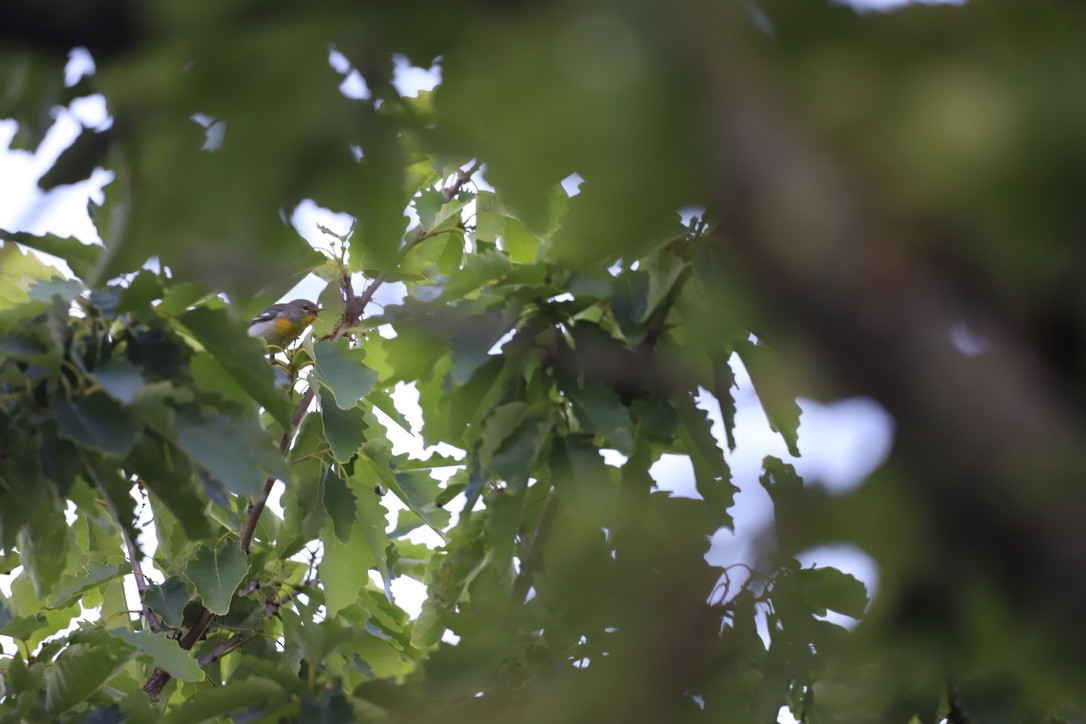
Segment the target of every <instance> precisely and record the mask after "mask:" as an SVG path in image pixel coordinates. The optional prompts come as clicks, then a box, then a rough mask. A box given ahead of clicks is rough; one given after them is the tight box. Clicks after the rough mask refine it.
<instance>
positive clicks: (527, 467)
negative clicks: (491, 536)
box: [479, 401, 553, 489]
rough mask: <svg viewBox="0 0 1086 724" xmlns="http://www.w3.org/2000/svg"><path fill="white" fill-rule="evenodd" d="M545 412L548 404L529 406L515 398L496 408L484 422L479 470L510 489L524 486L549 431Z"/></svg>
mask: <svg viewBox="0 0 1086 724" xmlns="http://www.w3.org/2000/svg"><path fill="white" fill-rule="evenodd" d="M549 413H550V405H549V404H548V403H540V404H538V405H534V406H531V407H529V406H528V405H527V403H524V402H519V401H517V402H509V403H506V404H504V405H500V406H498V407H496V408H495V409H494V411H493V413H491V415H490V416H489V417H488V418H487V419H486V422H485V423H484V428H483V436H482V441H481V444H480V447H479V462H480V464H481V466H482V468H483V470H484V471H488V472H489V473H491V474H494V475H497V476H499V477H501V478H503V479H505V480H506V481H507V482H508V483H509V484H510V486H511V487H512V488H514V489H519V488H520V487H522V486H523V485H525V484H526V483H527V482H528V477H529V476H530V474H531V471H532V468H533V467H534V465H535V461H536V458H538V457H539V453H540V452H541V451H542V449H543V445H544V444H545V443H546V440H547V436H548V434H549V433H550V430H551V426H552V424H553V423H552V421H551V419H550V414H549Z"/></svg>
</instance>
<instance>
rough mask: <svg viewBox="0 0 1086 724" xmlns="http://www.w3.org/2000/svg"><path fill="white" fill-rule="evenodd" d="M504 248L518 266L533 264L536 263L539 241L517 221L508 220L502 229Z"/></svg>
mask: <svg viewBox="0 0 1086 724" xmlns="http://www.w3.org/2000/svg"><path fill="white" fill-rule="evenodd" d="M502 248H503V249H505V253H506V254H508V255H509V258H510V259H512V260H513V261H515V262H517V263H518V264H531V263H532V262H534V261H535V256H536V249H538V248H539V239H537V238H536V236H535V235H534V234H532V233H531V232H530V231H528V229H527V228H525V226H524V224H522V223H520V221H518V220H517V219H512V218H507V219H506V220H505V226H504V227H503V228H502Z"/></svg>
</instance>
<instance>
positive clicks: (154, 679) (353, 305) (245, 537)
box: [133, 161, 549, 701]
mask: <svg viewBox="0 0 1086 724" xmlns="http://www.w3.org/2000/svg"><path fill="white" fill-rule="evenodd" d="M481 167H482V164H481V163H480V162H478V161H476V162H474V163H472V164H471V166H469V167H468V168H467V169H461V170H460V171H458V172H457V175H456V180H455V181H453V183H451V184H450V185H449V187H448V188H446V189H445V190H444V191H443V192H442V195H443V196H444V198H445V201H446V202H448V201H451V200H452V198H453V196H455V195H456V194H457V193H459V191H460V189H461V188H462V187H463V185H464V184H465V183H467V182H468V181H469V180H470V179H471V177H472V176H474V175H475V173H476V172H477V171H478V170H479V169H480V168H481ZM426 238H427V232H425V231H423V230H422V229H421V228H420V229H419V230H418V231H416V233H415V235H414V237H413V238H412V239H411V241H410V242H409V243H408V244H407V246H406V247H405V248H404V250H403V254H406V253H407V252H408V251H410V250H411V249H412V248H414V247H415V246H416V245H417V244H418V243H419V242H421V241H422V240H424V239H426ZM401 258H402V255H401ZM387 278H388V272H387V271H383V272H381V273H380V274H378V275H377V276H376V277H375V278H374V280H373V281H372V282H370V285H369V286H368V287H366V289H365V290H364V291H363V292H362V294H359V295H356V294H355V293H354V285H353V283H352V282H351V276H350V274H348V273H346V272H344V273H343V274H342V276H341V279H340V290H341V292H342V294H343V297H344V306H343V315H342V317H340V320H339V322H338V323H337V324H336V326H335V327H334V328H333V329H332V331H331V332H329V333H328V334H327V335H325V336H324V337H323V338H322V339H340V338H342V337H343V336H345V335H346V334H347V330H348V329H350V328H351V327H352V326H354V325H355V324H356V323H357V322H358V320H360V319H361V318H362V314H363V312H365V310H366V306H367V305H368V304H369V303H370V301H372V299H373V295H374V294H375V293H376V292H377V289H378V288H379V287H380V286H381V285H382V284H383V283H384V282H385V280H386V279H387ZM315 396H316V392H315V390H314V388H313V386H312V385H309V386H308V387H306V390H305V392H303V393H302V398H301V400H299V402H298V406H297V408H295V410H294V415H293V416H291V419H290V428H289V429H287V430H286V431H284V432H283V437H282V438H280V440H279V452H280V453H282V454H284V455H285V454H286V452H287V451H288V450H289V449H290V442H291V440H292V439H293V438H294V431H295V430H297V429H298V426H299V425H301V423H302V420H303V419H304V418H305V416H306V414H307V413H308V412H309V406H310V404H311V403H312V402H313V398H314V397H315ZM275 480H276V478H275V476H273V475H269V476H268V477H267V478H265V479H264V486H263V488H262V490H261V495H260V497H259V498H258V499H256V500H253V501H252V502H251V503H249V507H248V508H247V510H246V516H245V525H243V526H242V528H241V530H240V531H239V537H238V547H239V548H240V549H241V550H242V552H243V553H245V554H246V555H249V553H250V552H251V549H252V543H253V536H254V535H255V534H256V526H257V523H259V522H260V516H261V514H262V513H263V512H264V508H266V507H267V504H268V496H269V495H271V491H272V488H273V487H274V486H275ZM548 508H549V505H548ZM544 516H545V517H546V516H547V511H546V510H545V511H544ZM540 525H541V526H542V522H541V524H540ZM537 535H538V532H537ZM133 570H135V566H134V567H133ZM518 580H519V579H518ZM137 585H138V584H137ZM525 590H527V589H525ZM140 595H141V597H142V591H141V593H140ZM291 597H292V596H289V595H288V596H287V597H285V598H284V599H283V600H282V601H279V602H276V605H275V610H276V611H278V608H279V606H281V605H282V604H283V603H286V602H287V601H289V600H290V598H291ZM148 611H149V609H148ZM149 612H150V613H151V615H154V612H153V611H149ZM211 619H212V614H211V612H210V611H208V610H207V609H206V608H205V609H203V611H202V613H201V615H200V620H199V621H198V622H197V624H196V625H195V626H194V627H193V628H192V629H190V630H189V632H188V633H187V634H186V635H185V637H184V638H183V639H181V643H180V645H181V648H182V649H184V650H186V651H189V650H191V649H192V646H193V644H195V643H196V641H197V640H198V639H199V638H200V636H202V635H203V634H204V632H205V631H206V630H207V627H208V625H210V623H211ZM148 625H150V621H149V622H148ZM240 636H241V635H240V634H237V635H235V636H233V637H231V638H230V639H228V640H227V641H226V642H224V643H223V644H221V645H220V646H218V647H216V648H215V649H213V650H212V651H211V652H209V653H208V654H205V655H204V656H202V657H200V659H197V661H198V662H202V660H203V659H204V658H205V657H206V658H207V663H210V662H211V661H215V660H216V659H218V658H220V657H221V656H222V655H223V654H225V653H226V652H227V651H229V650H230V649H231V648H232V647H233V646H236V645H237V644H238V643H240V641H241V638H240ZM235 639H237V641H235ZM227 644H229V646H228V645H227ZM220 649H222V651H221V652H220V653H217V654H216V652H219V650H220ZM201 665H204V664H203V663H201ZM169 680H170V675H169V674H168V673H166V672H165V671H163V670H162V669H155V671H154V673H153V674H151V677H150V678H149V679H148V680H147V683H146V684H144V686H143V690H144V691H145V692H147V694H148V695H149V696H150V697H151V700H152V701H155V700H157V699H158V697H159V695H160V694H161V693H162V689H163V687H165V686H166V683H167V682H169Z"/></svg>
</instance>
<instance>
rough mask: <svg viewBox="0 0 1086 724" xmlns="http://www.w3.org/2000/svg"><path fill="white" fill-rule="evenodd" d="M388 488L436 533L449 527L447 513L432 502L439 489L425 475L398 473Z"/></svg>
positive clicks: (428, 476)
mask: <svg viewBox="0 0 1086 724" xmlns="http://www.w3.org/2000/svg"><path fill="white" fill-rule="evenodd" d="M389 488H390V489H391V490H392V492H394V493H395V494H396V497H398V498H399V499H400V500H402V501H403V502H404V503H405V504H406V505H407V507H408V508H410V509H411V510H413V511H415V512H416V513H417V514H418V515H419V517H420V518H422V519H423V521H424V522H425V523H426V525H428V526H430V527H431V528H433V529H434V530H435V531H436V532H438V533H441V531H443V530H444V529H445V528H446V527H447V526H448V525H449V518H450V516H449V511H447V510H442V509H441V508H439V507H437V504H436V503H435V502H434V499H435V498H436V497H437V495H438V493H439V492H440V490H441V489H440V487H439V486H438V482H437V481H436V480H434V479H433V478H432V477H430V475H428V474H427V473H425V472H422V471H414V472H403V473H399V472H398V473H396V474H395V476H394V477H393V478H392V480H391V481H390V484H389Z"/></svg>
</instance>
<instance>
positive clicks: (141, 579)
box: [120, 525, 162, 633]
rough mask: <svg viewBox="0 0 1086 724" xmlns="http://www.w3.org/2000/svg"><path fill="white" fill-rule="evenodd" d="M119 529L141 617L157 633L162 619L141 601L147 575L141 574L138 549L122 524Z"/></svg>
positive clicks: (145, 592)
mask: <svg viewBox="0 0 1086 724" xmlns="http://www.w3.org/2000/svg"><path fill="white" fill-rule="evenodd" d="M120 529H121V540H123V541H124V547H125V549H127V551H128V562H129V564H130V565H131V566H132V577H133V578H134V579H136V593H137V594H139V597H140V606H142V608H143V618H144V620H146V621H147V628H148V630H150V631H154V632H155V633H158V632H159V631H161V630H162V621H160V620H159V618H158V614H157V613H155V612H154V611H153V610H152V609H151V607H150V606H148V605H147V604H146V603H144V602H143V599H144V597H145V596H146V594H147V577H146V576H144V575H143V566H142V564H141V563H140V551H139V549H138V548H136V543H135V541H133V540H132V537H131V536H130V535H128V531H126V530H125V529H124V526H123V525H122V526H120Z"/></svg>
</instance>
